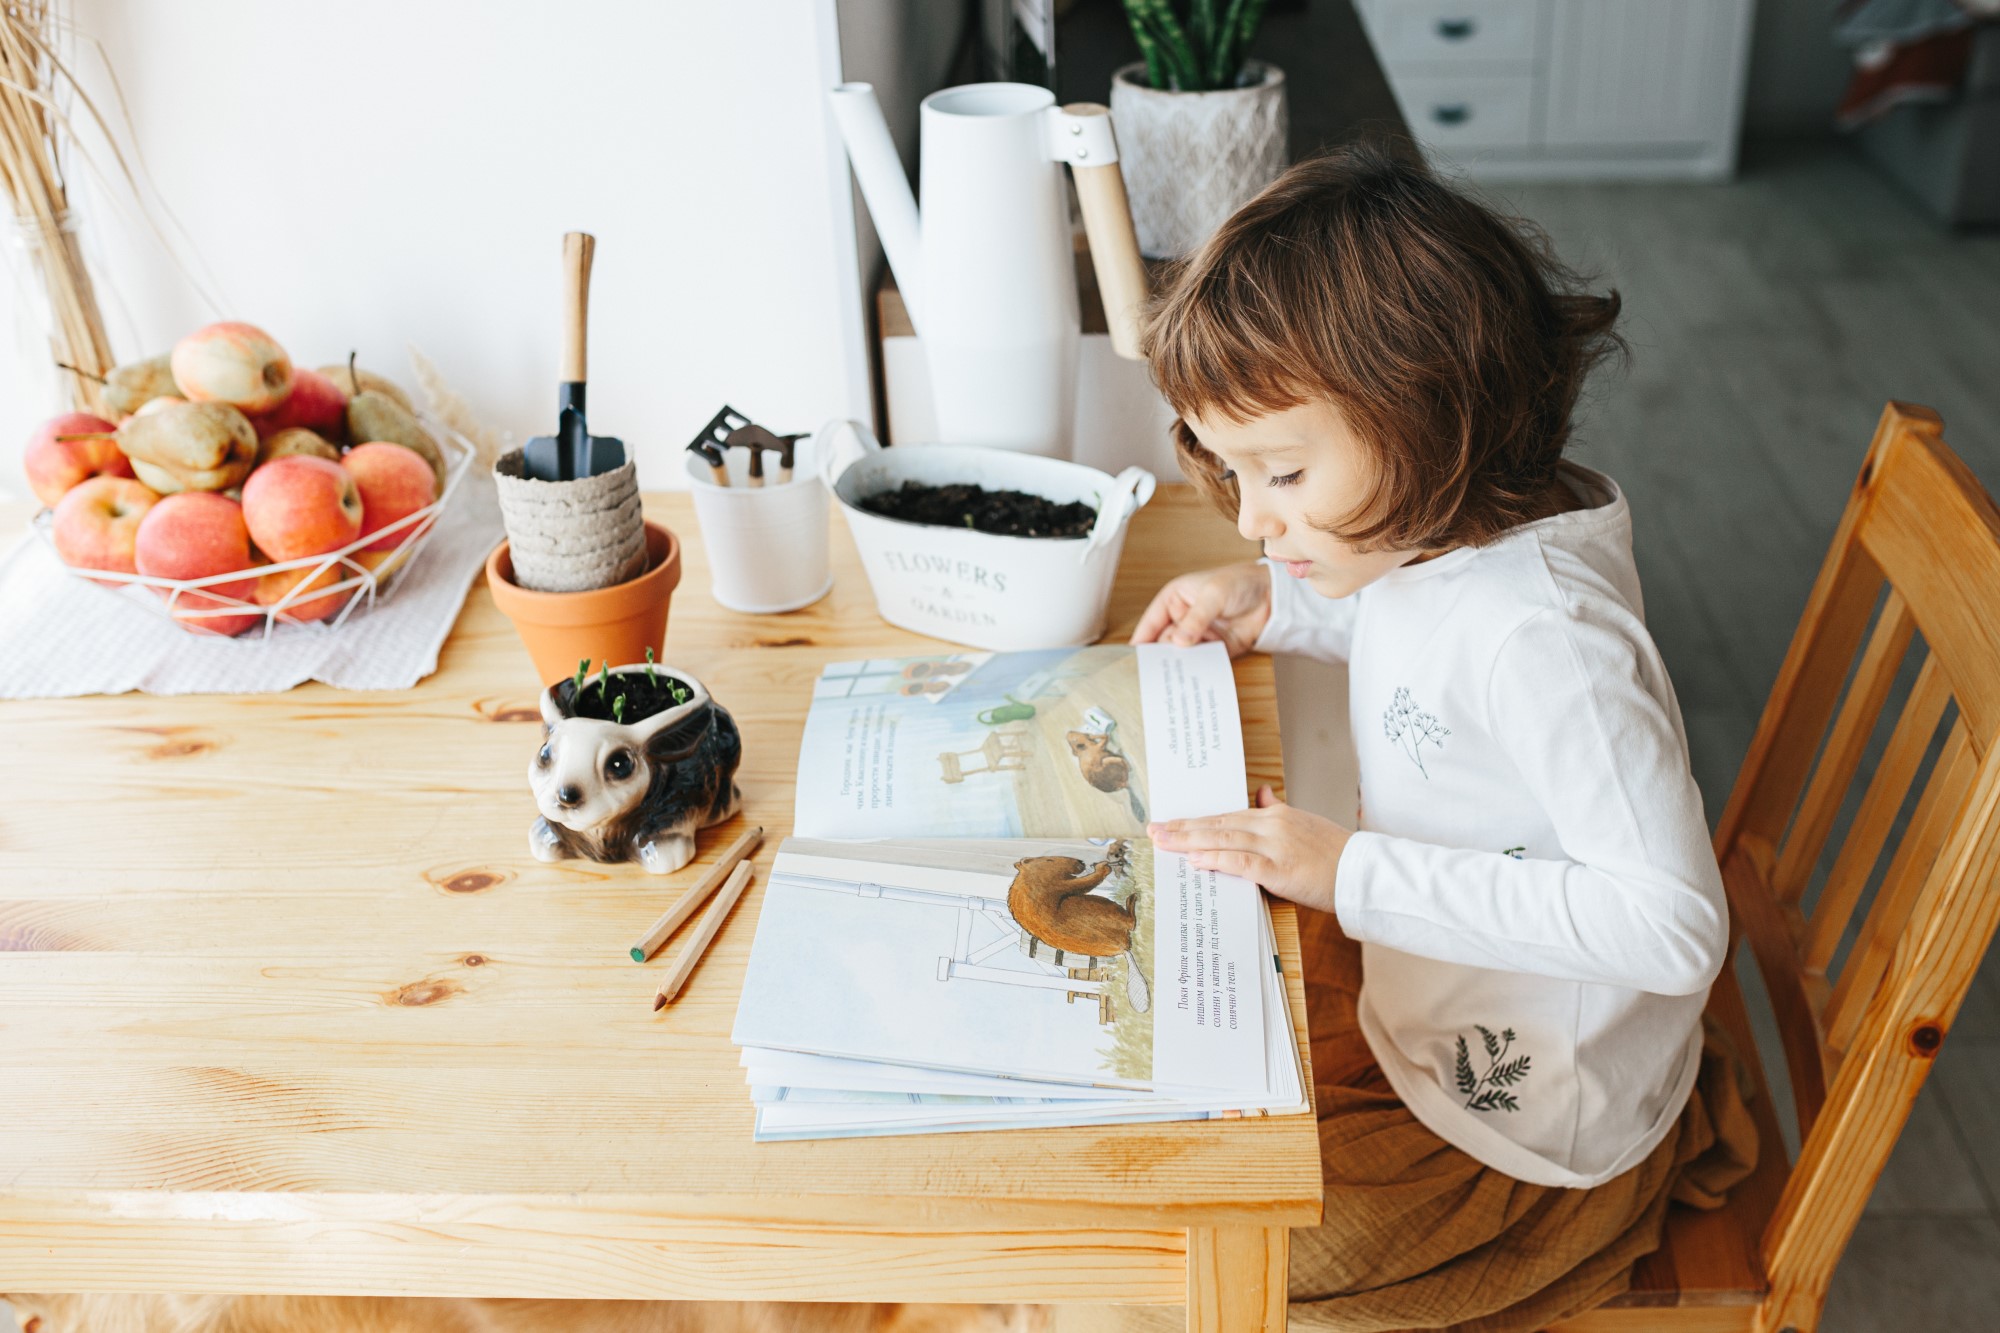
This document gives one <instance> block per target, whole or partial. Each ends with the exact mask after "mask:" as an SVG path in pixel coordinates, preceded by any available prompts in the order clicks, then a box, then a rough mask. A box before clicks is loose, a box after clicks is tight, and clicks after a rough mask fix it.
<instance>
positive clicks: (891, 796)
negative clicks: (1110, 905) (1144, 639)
mask: <svg viewBox="0 0 2000 1333" xmlns="http://www.w3.org/2000/svg"><path fill="white" fill-rule="evenodd" d="M1246 781H1247V779H1246V777H1245V772H1244V763H1243V736H1242V730H1241V723H1240V720H1239V717H1238V712H1237V706H1236V684H1235V677H1234V675H1233V673H1232V671H1231V669H1230V665H1229V655H1228V653H1227V652H1226V651H1225V650H1224V649H1223V647H1222V645H1221V644H1217V643H1210V644H1203V645H1201V646H1199V647H1197V648H1170V647H1167V646H1165V645H1162V644H1145V645H1142V646H1140V647H1138V648H1136V649H1135V648H1132V647H1129V646H1122V645H1096V646H1092V647H1087V648H1058V649H1051V650H1047V651H1042V652H1026V653H981V652H943V653H937V654H934V655H931V656H927V657H905V658H874V659H867V660H862V661H854V662H835V663H830V664H829V665H828V666H827V667H826V668H825V670H824V671H823V672H822V673H821V675H820V677H819V679H818V681H817V682H815V685H814V690H813V703H812V708H811V711H810V712H809V713H808V715H807V718H806V726H805V736H804V740H803V743H802V744H801V746H800V752H799V780H798V798H797V808H796V813H795V818H794V828H795V831H796V832H797V833H798V834H799V835H800V836H802V837H813V838H842V839H867V838H1113V837H1136V836H1140V835H1142V834H1143V833H1144V832H1145V828H1146V823H1147V821H1148V820H1149V819H1153V818H1174V817H1177V816H1182V815H1190V814H1219V813H1222V812H1224V811H1229V810H1241V809H1243V808H1244V806H1245V804H1246V803H1247V793H1246V790H1245V786H1246Z"/></svg>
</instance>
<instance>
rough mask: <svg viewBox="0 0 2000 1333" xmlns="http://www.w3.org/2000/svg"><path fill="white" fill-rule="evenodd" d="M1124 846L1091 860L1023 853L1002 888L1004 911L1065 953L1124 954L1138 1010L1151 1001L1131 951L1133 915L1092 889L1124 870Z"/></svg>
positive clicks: (1129, 993) (1127, 987) (1129, 989)
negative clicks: (1094, 861) (1092, 862)
mask: <svg viewBox="0 0 2000 1333" xmlns="http://www.w3.org/2000/svg"><path fill="white" fill-rule="evenodd" d="M1126 851H1127V846H1126V844H1125V843H1123V842H1118V843H1115V844H1113V845H1112V848H1111V854H1110V856H1109V857H1107V858H1106V859H1105V860H1103V861H1099V862H1098V863H1097V864H1096V865H1094V866H1093V865H1086V864H1085V863H1084V862H1082V861H1079V860H1077V859H1076V858H1075V857H1074V856H1028V857H1023V858H1022V859H1020V860H1019V861H1016V862H1015V863H1014V882H1013V884H1011V885H1009V886H1008V889H1007V911H1008V912H1009V913H1010V914H1011V915H1012V916H1013V918H1014V920H1015V922H1016V923H1017V924H1018V925H1019V926H1020V927H1021V928H1022V929H1023V930H1025V931H1027V932H1028V933H1029V934H1030V935H1033V936H1034V937H1035V938H1036V939H1038V940H1040V941H1041V942H1042V943H1044V944H1046V945H1048V946H1049V947H1051V948H1054V949H1060V950H1062V951H1063V952H1064V953H1073V954H1080V955H1083V956H1086V957H1092V958H1113V957H1116V956H1118V955H1119V954H1123V955H1124V956H1125V978H1126V981H1125V990H1126V994H1127V996H1128V997H1129V998H1130V999H1131V1001H1132V1008H1133V1009H1134V1010H1136V1011H1137V1012H1139V1013H1144V1012H1146V1010H1147V1009H1149V1008H1151V1007H1152V1002H1153V1001H1152V992H1151V990H1150V988H1149V987H1148V986H1147V985H1146V978H1145V977H1144V976H1143V975H1142V974H1141V969H1140V967H1139V963H1138V960H1137V959H1135V958H1133V956H1132V929H1133V927H1134V926H1136V925H1137V924H1138V918H1137V917H1136V916H1135V915H1134V914H1133V912H1132V909H1131V908H1130V907H1127V906H1126V905H1124V904H1123V903H1117V902H1113V901H1112V900H1111V899H1109V898H1102V897H1099V896H1097V895H1095V894H1093V893H1092V892H1091V890H1092V889H1094V888H1096V887H1097V886H1098V885H1100V884H1102V883H1103V882H1104V881H1105V880H1107V879H1109V878H1110V877H1111V875H1112V874H1113V872H1114V871H1115V872H1119V873H1123V871H1124V870H1125V867H1126Z"/></svg>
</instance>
